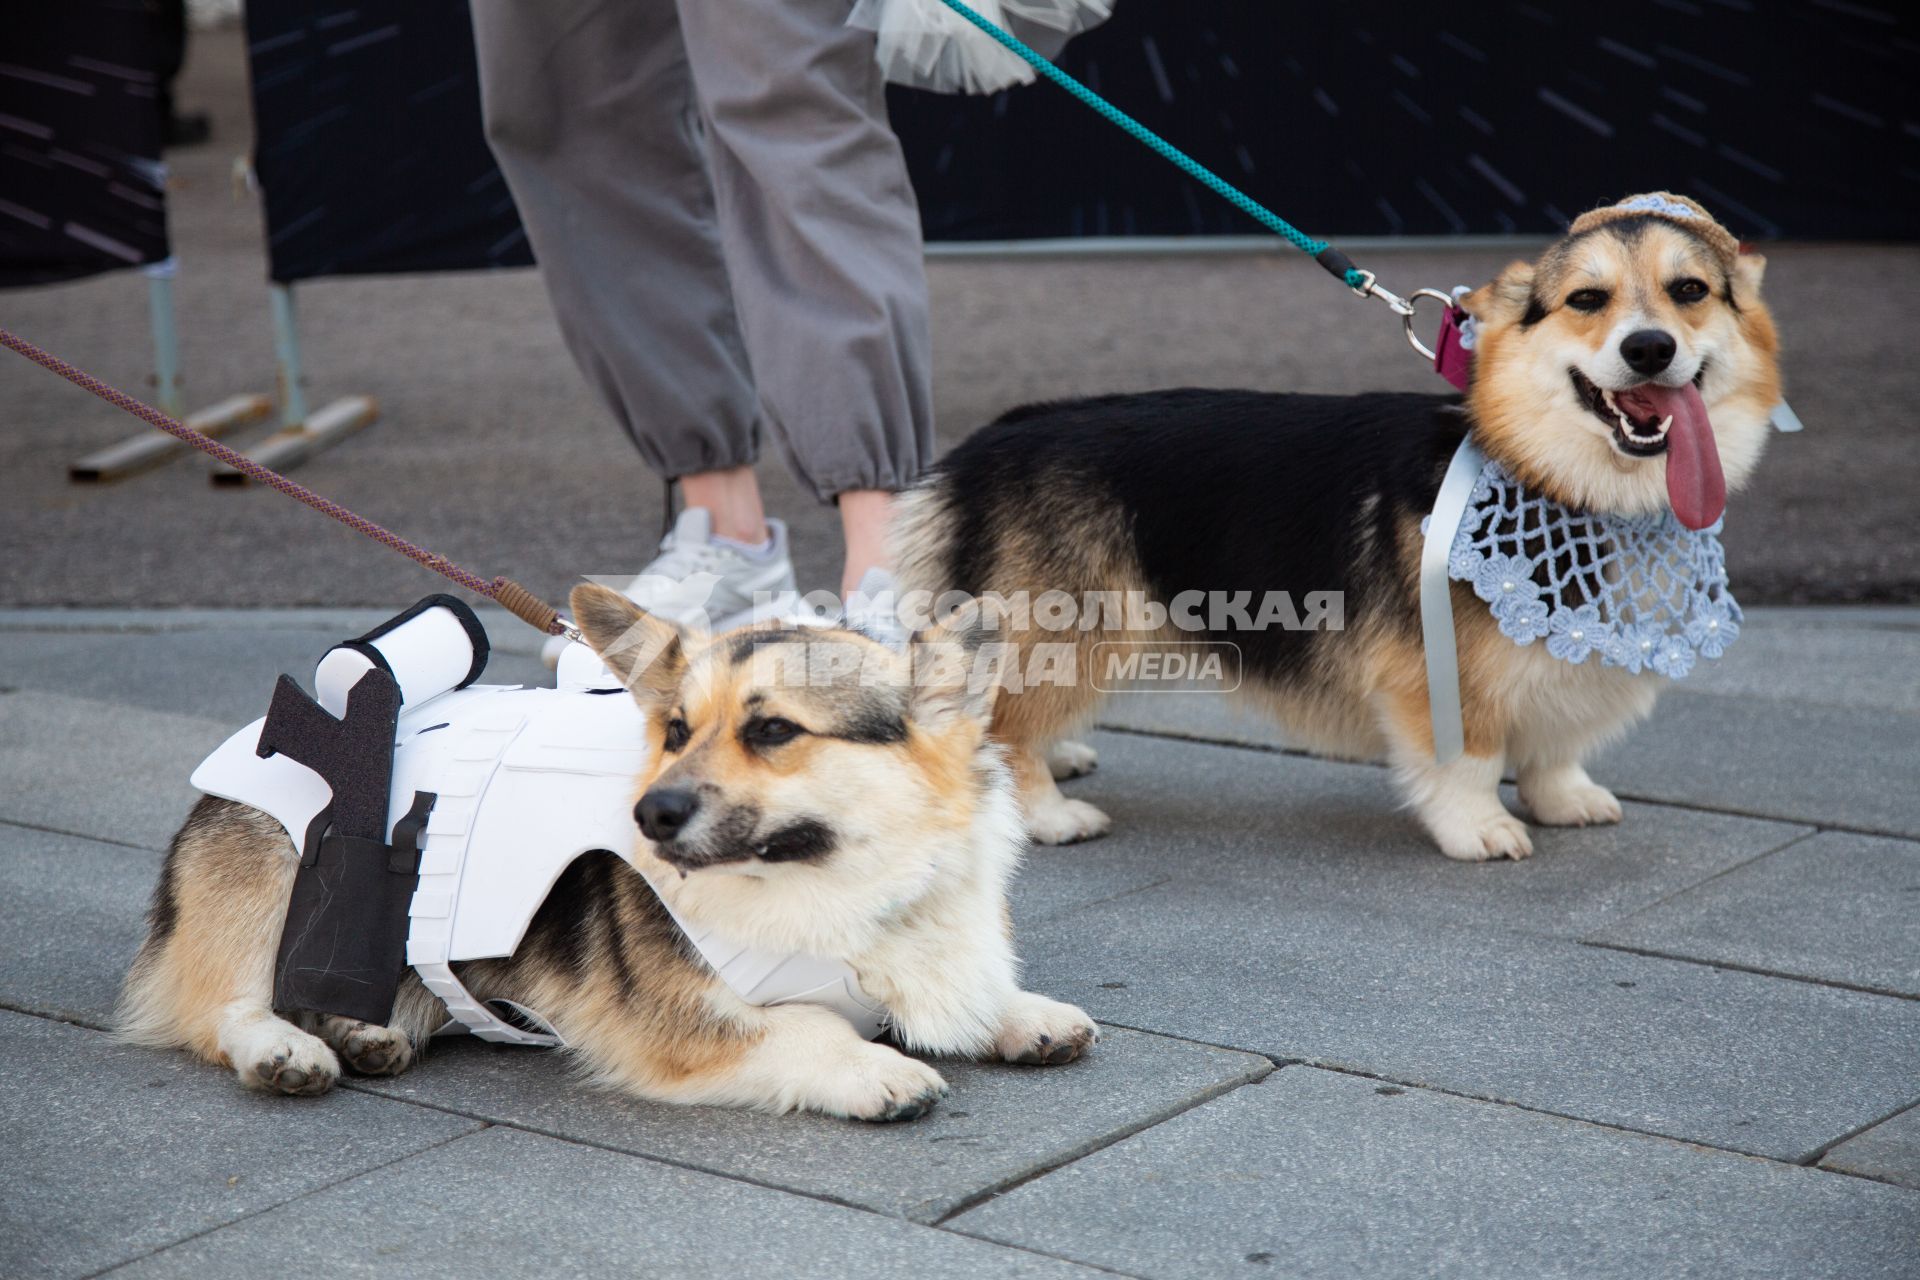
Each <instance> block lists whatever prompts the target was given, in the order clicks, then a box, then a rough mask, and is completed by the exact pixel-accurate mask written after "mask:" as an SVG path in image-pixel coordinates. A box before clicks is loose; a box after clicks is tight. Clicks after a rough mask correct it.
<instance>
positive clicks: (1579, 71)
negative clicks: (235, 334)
mask: <svg viewBox="0 0 1920 1280" xmlns="http://www.w3.org/2000/svg"><path fill="white" fill-rule="evenodd" d="M528 2H529V3H532V2H536V0H528ZM661 2H665V0H661ZM37 7H45V8H52V7H54V6H37ZM1115 8H1116V13H1115V16H1114V18H1113V19H1112V20H1111V21H1110V22H1109V23H1107V24H1106V25H1105V26H1103V27H1101V28H1100V29H1098V30H1096V31H1094V32H1093V33H1091V34H1090V35H1087V36H1085V37H1083V38H1082V39H1080V40H1078V41H1075V42H1074V43H1073V44H1072V45H1071V46H1069V48H1068V50H1067V53H1066V55H1065V57H1064V58H1063V60H1062V65H1063V66H1065V67H1066V68H1067V69H1068V70H1070V71H1071V72H1073V73H1074V74H1075V75H1077V76H1080V77H1081V78H1083V79H1085V80H1086V81H1087V82H1088V83H1089V84H1091V85H1092V86H1093V87H1094V88H1096V89H1098V90H1099V91H1100V92H1102V93H1105V94H1107V95H1108V96H1109V97H1111V98H1112V99H1113V100H1114V101H1115V102H1117V103H1119V104H1120V105H1122V106H1123V107H1124V108H1126V109H1127V110H1128V111H1130V112H1132V113H1133V114H1135V115H1136V116H1138V117H1139V118H1140V119H1141V120H1142V121H1144V122H1145V123H1146V124H1147V125H1149V126H1150V127H1152V128H1154V129H1156V130H1158V131H1160V132H1161V133H1163V134H1164V135H1165V136H1167V137H1168V138H1169V139H1171V140H1173V141H1174V142H1176V143H1177V144H1178V145H1180V146H1181V147H1183V148H1185V149H1187V150H1188V151H1190V152H1191V153H1192V154H1193V155H1195V156H1196V157H1197V158H1199V159H1200V160H1201V161H1202V162H1204V163H1206V164H1207V165H1209V166H1211V167H1213V168H1214V169H1215V170H1216V171H1218V172H1219V173H1221V174H1222V175H1224V176H1225V177H1226V178H1227V179H1228V180H1229V181H1231V182H1234V183H1235V184H1237V185H1239V186H1240V187H1242V188H1243V189H1244V190H1246V191H1247V192H1248V193H1249V194H1251V195H1253V196H1254V197H1255V198H1256V199H1259V200H1261V201H1263V202H1265V203H1267V204H1269V205H1270V206H1271V207H1273V208H1274V209H1275V210H1276V211H1278V212H1279V213H1281V214H1282V215H1283V216H1285V217H1287V218H1288V219H1290V220H1291V221H1293V222H1294V223H1296V224H1297V225H1299V226H1302V227H1304V228H1305V229H1307V230H1308V231H1310V232H1312V233H1314V234H1316V235H1323V236H1326V235H1449V234H1469V233H1472V234H1499V233H1537V234H1543V235H1544V234H1551V233H1554V232H1557V231H1559V230H1561V229H1563V228H1564V227H1565V225H1566V223H1567V221H1568V220H1569V218H1570V217H1571V216H1572V215H1573V214H1575V213H1577V212H1579V211H1580V210H1582V209H1584V208H1586V207H1588V206H1590V205H1592V204H1595V203H1598V202H1600V201H1603V200H1607V199H1612V198H1615V197H1618V196H1620V195H1623V194H1626V193H1628V192H1633V191H1639V190H1645V189H1648V188H1655V187H1670V188H1673V189H1675V190H1679V191H1683V192H1686V193H1687V194H1690V195H1693V196H1696V197H1698V198H1699V199H1701V200H1702V201H1703V202H1704V203H1705V204H1706V205H1707V206H1708V207H1709V208H1710V209H1712V210H1713V211H1714V212H1715V213H1716V214H1717V215H1719V216H1720V217H1722V218H1723V219H1724V220H1725V221H1726V222H1727V223H1728V225H1729V226H1730V227H1732V228H1733V229H1734V231H1735V232H1736V233H1737V234H1740V235H1742V236H1745V237H1749V238H1754V239H1771V238H1777V237H1799V238H1808V239H1855V238H1875V239H1879V238H1894V239H1912V238H1916V237H1920V104H1916V100H1915V90H1914V87H1913V81H1914V79H1915V78H1916V77H1920V19H1916V17H1915V16H1913V14H1912V13H1911V12H1910V11H1909V9H1908V8H1907V7H1906V6H1898V7H1896V6H1894V5H1893V4H1892V3H1891V0H1619V2H1618V3H1613V4H1607V5H1578V6H1576V5H1548V4H1542V5H1534V4H1524V3H1510V4H1476V5H1453V6H1447V5H1436V4H1431V3H1425V4H1419V5H1415V4H1407V3H1385V2H1383V0H1364V2H1362V3H1346V4H1335V5H1322V6H1306V5H1301V4H1292V3H1289V4H1280V3H1275V2H1274V0H1117V3H1116V6H1115ZM247 26H248V35H249V41H250V47H251V56H252V63H253V82H254V83H253V89H254V106H255V112H256V119H257V124H258V137H259V141H258V153H257V157H256V159H257V167H258V171H259V174H260V179H261V183H262V186H263V188H264V190H265V195H266V207H267V221H268V228H269V236H270V241H269V242H270V249H271V255H272V274H273V276H274V278H275V279H277V280H283V281H284V280H296V279H304V278H307V277H311V276H320V275H341V274H357V273H369V272H386V271H435V270H450V269H461V268H483V267H500V266H516V265H521V264H524V263H526V262H528V261H530V257H529V252H528V247H527V243H526V239H525V236H524V235H522V234H521V232H520V228H519V222H518V218H517V215H516V214H515V212H514V208H513V202H512V199H511V197H510V196H509V195H508V193H507V189H506V185H505V183H504V182H503V181H502V180H501V178H500V175H499V173H498V172H497V171H496V170H495V168H494V166H493V162H492V159H491V157H490V155H489V154H488V152H487V147H486V141H485V139H484V137H483V136H482V133H481V128H480V118H479V95H478V88H477V84H476V79H475V72H474V66H473V50H472V32H471V27H470V24H469V19H468V16H467V8H466V2H465V0H395V2H394V3H390V4H385V5H380V6H368V7H365V8H361V9H352V8H346V7H340V8H331V7H324V6H315V5H313V4H311V3H304V2H302V0H251V3H250V4H249V5H248V13H247ZM893 114H894V122H895V124H896V126H897V127H898V129H899V132H900V135H901V138H902V139H903V141H904V143H905V146H906V149H907V156H908V163H909V167H910V168H911V170H912V174H913V179H914V184H915V187H916V189H917V190H918V191H919V194H920V200H921V208H922V216H923V218H924V221H925V223H926V228H927V233H928V237H929V238H930V239H934V240H978V239H1027V238H1037V237H1060V236H1144V235H1179V236H1185V235H1222V234H1248V233H1256V232H1258V231H1259V228H1258V227H1257V226H1256V224H1254V223H1252V222H1251V221H1250V220H1248V219H1247V218H1245V217H1244V216H1242V215H1241V214H1239V213H1237V212H1236V211H1234V210H1233V209H1231V208H1230V207H1228V206H1227V205H1225V204H1224V203H1222V202H1220V201H1219V200H1218V199H1217V198H1216V197H1214V196H1213V195H1212V194H1211V193H1209V192H1207V191H1205V190H1203V189H1202V188H1200V187H1198V186H1197V185H1196V184H1194V183H1193V182H1191V181H1189V180H1188V179H1186V178H1184V177H1182V176H1181V175H1180V174H1178V173H1177V172H1175V171H1174V170H1172V169H1170V168H1169V167H1168V166H1167V165H1166V164H1165V163H1164V162H1163V161H1161V160H1159V159H1158V158H1157V157H1155V156H1153V155H1152V154H1150V153H1149V152H1147V151H1146V150H1144V149H1143V148H1141V147H1140V146H1139V144H1137V143H1135V142H1133V141H1132V140H1131V139H1129V138H1127V137H1126V136H1125V135H1123V134H1121V133H1120V132H1118V131H1117V130H1115V129H1113V128H1112V127H1111V126H1110V125H1108V124H1106V123H1105V122H1103V121H1102V120H1100V119H1099V118H1098V117H1097V116H1095V115H1093V114H1092V113H1091V112H1089V111H1087V110H1086V109H1085V108H1084V107H1083V106H1081V105H1080V104H1078V103H1077V102H1075V101H1073V100H1072V99H1071V98H1069V97H1068V96H1067V95H1066V94H1064V93H1062V92H1060V91H1059V90H1057V89H1055V88H1053V87H1051V86H1048V85H1044V84H1041V85H1034V86H1030V87H1027V88H1023V89H1019V90H1015V91H1012V92H1010V93H1006V94H1000V95H996V96H994V97H991V98H984V99H964V98H952V97H942V96H938V95H933V94H925V93H918V92H913V91H908V90H895V91H894V92H893Z"/></svg>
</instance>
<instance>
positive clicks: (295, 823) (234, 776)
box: [192, 716, 333, 849]
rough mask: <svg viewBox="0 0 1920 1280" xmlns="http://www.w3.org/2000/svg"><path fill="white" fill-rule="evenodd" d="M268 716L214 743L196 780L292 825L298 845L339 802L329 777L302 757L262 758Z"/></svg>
mask: <svg viewBox="0 0 1920 1280" xmlns="http://www.w3.org/2000/svg"><path fill="white" fill-rule="evenodd" d="M266 722H267V719H266V717H265V716H262V717H260V719H258V720H255V721H254V722H253V723H252V724H250V725H248V726H247V727H246V728H244V729H242V730H240V732H238V733H236V734H234V735H233V736H232V737H231V738H228V739H227V740H226V741H225V742H223V743H221V744H220V745H219V746H218V747H216V748H214V752H213V754H212V755H210V756H208V757H207V758H206V759H205V760H202V761H201V762H200V767H199V768H198V769H195V770H194V771H193V779H192V781H193V785H194V786H195V787H196V788H197V789H199V790H201V791H204V792H206V793H207V794H208V795H210V796H219V797H220V798H222V799H223V800H237V801H239V802H240V803H241V804H248V805H252V806H253V807H254V808H256V809H258V810H260V811H261V812H262V813H265V814H268V815H270V816H272V817H273V818H275V819H277V820H278V821H279V823H280V825H281V826H283V827H285V828H286V829H287V838H288V839H290V840H292V841H293V847H294V848H296V849H305V848H306V845H307V828H308V827H309V826H311V825H312V823H313V820H314V819H315V818H316V817H318V816H319V814H320V811H321V810H322V809H325V808H326V807H327V806H328V805H329V804H331V803H332V802H333V788H332V787H329V786H328V785H327V781H326V779H325V778H322V777H321V776H320V775H319V774H317V773H315V772H314V771H313V770H311V769H309V768H307V766H305V765H303V764H301V763H299V762H298V761H296V760H289V759H288V758H287V757H286V756H282V755H274V756H268V757H266V758H265V759H262V758H261V757H260V756H259V755H258V754H257V753H256V752H255V748H256V747H258V746H259V745H260V728H261V726H262V725H264V724H266Z"/></svg>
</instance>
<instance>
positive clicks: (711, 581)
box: [540, 507, 800, 668]
mask: <svg viewBox="0 0 1920 1280" xmlns="http://www.w3.org/2000/svg"><path fill="white" fill-rule="evenodd" d="M767 529H768V531H769V532H770V533H771V535H772V537H773V547H772V548H771V549H770V550H769V551H767V552H766V553H765V554H762V555H748V554H746V553H745V552H742V551H741V550H740V549H739V548H738V547H735V546H733V545H731V544H729V543H726V542H719V541H715V539H714V536H713V516H712V514H711V513H709V512H708V511H707V510H706V509H705V508H703V507H688V508H687V509H686V510H685V511H682V512H681V513H680V518H679V519H678V520H675V521H674V522H673V532H672V533H669V534H668V535H667V536H666V537H665V538H663V539H661V542H660V554H659V555H658V556H656V557H654V560H653V563H651V564H649V565H648V566H647V567H646V568H644V569H642V570H641V571H640V573H639V575H638V576H637V577H635V578H634V579H633V581H631V582H629V583H628V584H627V585H626V586H624V587H622V588H621V589H620V590H621V593H622V594H623V595H625V596H626V597H627V598H628V599H629V600H631V601H633V602H634V603H635V604H637V605H639V606H640V607H641V608H642V609H645V610H646V611H647V612H648V613H651V614H653V615H655V616H656V617H661V618H665V619H667V620H668V621H669V622H675V623H678V624H679V625H681V626H683V627H689V628H692V629H694V630H698V631H704V632H707V633H708V634H709V635H718V634H719V633H720V632H722V631H728V630H731V629H732V628H734V627H739V626H744V625H746V624H747V623H749V622H754V621H758V620H759V619H762V618H771V617H784V616H787V615H789V614H791V613H792V612H793V611H794V610H795V609H796V607H797V605H798V602H799V599H800V592H799V589H798V588H797V587H796V585H795V584H794V579H793V560H792V559H791V558H790V557H789V556H788V554H787V526H786V525H785V524H784V523H782V522H781V521H779V520H773V519H769V520H768V521H767ZM568 643H569V641H568V640H567V638H566V637H565V636H554V637H552V638H551V639H549V640H548V641H547V642H546V644H545V645H543V646H542V647H541V650H540V657H541V660H542V661H544V662H545V663H546V664H547V666H548V667H550V668H551V667H557V666H558V665H559V663H560V653H561V651H562V650H563V649H565V648H566V647H567V645H568Z"/></svg>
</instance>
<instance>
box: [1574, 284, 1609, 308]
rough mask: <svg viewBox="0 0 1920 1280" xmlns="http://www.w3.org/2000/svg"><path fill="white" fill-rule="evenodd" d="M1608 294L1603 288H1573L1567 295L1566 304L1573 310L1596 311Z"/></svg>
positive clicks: (1605, 301) (1605, 303)
mask: <svg viewBox="0 0 1920 1280" xmlns="http://www.w3.org/2000/svg"><path fill="white" fill-rule="evenodd" d="M1610 296H1611V295H1609V294H1608V293H1607V291H1606V290H1605V289H1575V290H1574V291H1573V292H1572V293H1570V294H1568V295H1567V305H1568V306H1570V307H1572V308H1573V309H1574V310H1575V311H1598V310H1600V309H1601V308H1602V307H1604V306H1606V305H1607V299H1608V298H1609V297H1610Z"/></svg>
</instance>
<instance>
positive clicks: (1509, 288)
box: [1460, 262, 1533, 324]
mask: <svg viewBox="0 0 1920 1280" xmlns="http://www.w3.org/2000/svg"><path fill="white" fill-rule="evenodd" d="M1532 302H1533V264H1532V263H1531V262H1509V263H1508V264H1507V267H1506V270H1504V271H1502V272H1501V273H1500V274H1499V275H1497V276H1495V277H1494V278H1493V280H1492V282H1491V283H1489V284H1483V285H1481V286H1480V287H1479V288H1478V289H1475V290H1474V291H1473V292H1472V293H1470V294H1468V295H1467V296H1466V297H1464V298H1462V299H1461V300H1460V305H1461V306H1462V307H1463V308H1465V310H1466V313H1467V314H1468V315H1470V316H1472V317H1473V318H1474V319H1475V320H1478V321H1479V322H1480V323H1481V324H1510V323H1512V322H1513V321H1515V320H1518V319H1519V318H1520V317H1521V316H1523V315H1525V314H1526V313H1527V307H1528V306H1530V305H1531V304H1532Z"/></svg>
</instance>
